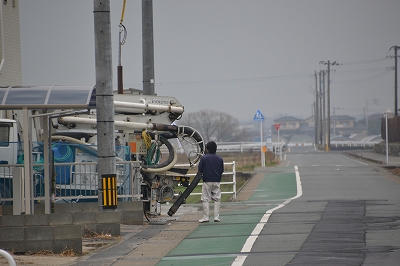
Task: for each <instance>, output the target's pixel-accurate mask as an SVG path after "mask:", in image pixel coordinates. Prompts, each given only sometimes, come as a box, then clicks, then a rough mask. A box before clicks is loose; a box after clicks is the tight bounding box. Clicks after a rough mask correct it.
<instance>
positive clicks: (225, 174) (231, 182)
mask: <svg viewBox="0 0 400 266" xmlns="http://www.w3.org/2000/svg"><path fill="white" fill-rule="evenodd" d="M175 166H176V167H188V166H190V165H189V164H177V165H175ZM224 166H232V171H224V173H223V174H222V176H232V181H225V182H221V183H220V184H221V185H232V191H221V194H232V199H233V201H236V195H237V190H236V163H235V161H233V162H230V163H224ZM188 176H191V177H194V176H196V174H195V173H193V174H188ZM197 186H200V187H201V186H203V183H199V184H197ZM199 195H201V192H194V193H193V192H192V193H190V195H189V197H190V196H199ZM175 196H179V194H175Z"/></svg>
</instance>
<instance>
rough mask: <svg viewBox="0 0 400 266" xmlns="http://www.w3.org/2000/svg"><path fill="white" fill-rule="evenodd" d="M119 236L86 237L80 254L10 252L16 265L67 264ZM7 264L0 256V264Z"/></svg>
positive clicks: (67, 252)
mask: <svg viewBox="0 0 400 266" xmlns="http://www.w3.org/2000/svg"><path fill="white" fill-rule="evenodd" d="M120 239H121V238H120V237H110V238H108V239H107V238H104V237H101V238H87V239H83V241H82V255H76V254H71V253H70V252H69V251H66V252H64V253H63V254H53V253H51V252H46V251H42V252H40V253H37V254H23V255H18V254H12V257H13V258H14V261H15V263H16V265H18V266H19V265H41V266H67V265H71V264H73V263H74V261H75V260H77V259H78V258H80V257H81V256H84V255H87V254H89V253H91V252H94V251H98V250H100V249H102V248H107V247H108V246H110V245H112V244H113V243H116V242H118V241H120ZM3 265H4V266H7V265H9V264H8V263H7V261H6V259H4V258H3V257H1V256H0V266H3Z"/></svg>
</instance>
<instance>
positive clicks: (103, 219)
mask: <svg viewBox="0 0 400 266" xmlns="http://www.w3.org/2000/svg"><path fill="white" fill-rule="evenodd" d="M34 210H35V214H32V215H11V214H12V206H11V205H6V206H3V216H0V249H4V250H8V251H13V252H39V251H42V250H50V251H52V252H53V253H61V252H62V251H63V250H64V249H73V251H74V252H75V253H77V254H82V236H83V235H85V234H87V233H88V232H92V233H93V232H94V233H97V234H111V235H112V236H119V235H120V233H121V229H120V225H121V224H136V225H142V224H143V203H142V202H140V201H126V202H119V203H118V208H117V209H116V210H106V211H99V210H98V203H97V202H90V203H70V204H56V206H55V208H54V213H51V214H44V206H43V205H42V204H36V205H35V209H34ZM7 214H8V215H7Z"/></svg>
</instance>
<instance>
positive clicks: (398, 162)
mask: <svg viewBox="0 0 400 266" xmlns="http://www.w3.org/2000/svg"><path fill="white" fill-rule="evenodd" d="M346 153H347V154H349V155H351V156H354V157H357V158H360V159H364V160H367V161H370V162H373V163H376V164H382V165H384V166H388V167H400V156H388V164H386V155H385V154H379V153H376V152H374V151H371V150H354V151H347V152H346Z"/></svg>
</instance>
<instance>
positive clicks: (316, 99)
mask: <svg viewBox="0 0 400 266" xmlns="http://www.w3.org/2000/svg"><path fill="white" fill-rule="evenodd" d="M314 75H315V113H314V114H315V118H314V121H315V122H314V127H315V129H314V134H315V147H317V146H318V144H319V142H318V141H319V139H318V132H319V130H318V128H319V117H318V113H319V105H318V82H317V71H315V73H314Z"/></svg>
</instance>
